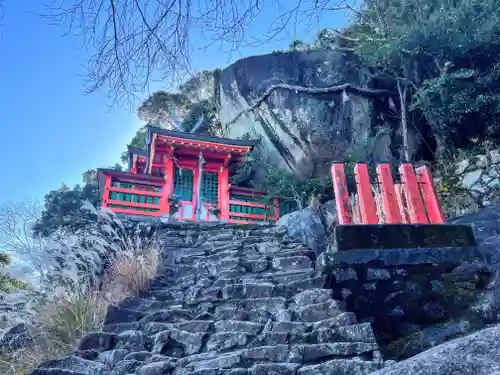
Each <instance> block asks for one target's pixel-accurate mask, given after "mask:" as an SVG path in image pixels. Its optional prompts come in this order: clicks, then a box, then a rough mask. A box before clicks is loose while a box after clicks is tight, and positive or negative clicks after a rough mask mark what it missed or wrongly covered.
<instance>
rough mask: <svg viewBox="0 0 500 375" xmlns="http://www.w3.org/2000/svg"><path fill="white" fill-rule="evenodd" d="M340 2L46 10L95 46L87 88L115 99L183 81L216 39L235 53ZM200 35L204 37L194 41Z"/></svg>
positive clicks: (114, 4) (83, 1)
mask: <svg viewBox="0 0 500 375" xmlns="http://www.w3.org/2000/svg"><path fill="white" fill-rule="evenodd" d="M0 1H1V0H0ZM338 1H342V4H345V3H344V1H347V0H335V1H330V0H295V1H289V0H287V1H285V0H272V1H265V0H197V1H194V0H53V2H52V4H50V5H48V6H47V8H46V9H47V11H46V13H45V14H44V15H43V16H44V17H45V18H47V19H49V20H50V21H52V22H54V23H55V24H57V25H60V26H65V27H67V32H68V33H75V34H76V35H79V36H81V37H82V39H83V40H84V41H85V43H86V46H87V47H89V48H90V49H91V50H92V51H93V53H92V56H91V58H90V60H89V64H88V67H87V68H88V92H94V91H96V90H98V89H101V88H104V87H107V88H109V90H110V91H109V92H110V96H111V97H112V98H113V99H114V100H118V99H120V100H123V99H129V100H130V99H134V98H136V97H137V96H138V94H139V93H142V92H144V91H145V90H147V89H148V87H149V84H150V82H151V81H152V80H154V79H156V78H161V79H162V83H163V85H164V86H166V87H171V85H172V84H178V83H179V79H182V78H184V77H185V75H186V74H188V73H191V72H192V67H191V64H190V63H191V56H192V53H193V49H194V48H195V47H202V48H208V47H211V46H212V45H214V44H218V45H219V47H220V50H221V51H222V52H225V53H228V55H229V56H231V54H232V53H237V52H238V51H239V50H240V48H241V47H246V46H259V45H262V44H265V43H266V42H268V41H270V40H272V39H275V38H278V37H280V36H283V35H284V34H285V33H286V32H288V31H290V29H291V28H293V27H295V26H296V25H298V24H299V23H300V24H301V25H304V24H308V25H310V26H312V25H315V24H317V21H318V19H319V17H321V15H322V14H323V12H327V11H332V10H339V9H346V8H345V5H342V4H341V5H340V6H339V4H337V2H338ZM349 1H351V0H349ZM271 8H276V9H278V10H279V16H278V17H277V18H276V19H275V20H274V21H273V22H271V24H270V25H266V27H264V28H262V25H257V24H256V19H257V17H258V16H259V14H261V13H263V12H269V11H270V9H271ZM252 27H259V28H262V29H263V30H262V34H261V35H262V37H259V38H254V37H252V36H251V35H249V29H250V28H252ZM266 29H267V30H266ZM195 36H199V37H201V38H202V39H203V40H205V41H206V43H204V44H203V45H202V46H195V44H196V43H193V39H194V37H195Z"/></svg>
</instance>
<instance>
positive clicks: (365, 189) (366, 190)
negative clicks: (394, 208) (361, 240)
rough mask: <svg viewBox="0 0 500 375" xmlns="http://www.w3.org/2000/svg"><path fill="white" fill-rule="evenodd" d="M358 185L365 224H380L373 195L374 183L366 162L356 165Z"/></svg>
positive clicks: (362, 218) (362, 217)
mask: <svg viewBox="0 0 500 375" xmlns="http://www.w3.org/2000/svg"><path fill="white" fill-rule="evenodd" d="M354 174H355V177H356V185H357V190H358V197H359V208H360V211H361V220H362V222H363V224H378V217H377V207H376V206H375V200H374V199H373V195H372V185H371V183H370V176H369V175H368V167H367V166H366V164H356V166H355V167H354Z"/></svg>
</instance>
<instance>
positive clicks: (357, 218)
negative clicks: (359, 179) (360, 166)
mask: <svg viewBox="0 0 500 375" xmlns="http://www.w3.org/2000/svg"><path fill="white" fill-rule="evenodd" d="M372 194H373V198H374V200H375V208H376V210H377V218H378V222H379V223H380V224H384V223H387V216H386V214H385V210H384V202H383V199H382V194H381V192H380V190H379V188H378V187H375V186H372ZM349 201H350V204H351V212H352V222H353V224H363V220H362V217H361V210H360V206H359V196H358V194H352V195H351V196H350V198H349ZM404 210H405V212H406V214H407V215H408V214H409V211H408V208H407V207H404Z"/></svg>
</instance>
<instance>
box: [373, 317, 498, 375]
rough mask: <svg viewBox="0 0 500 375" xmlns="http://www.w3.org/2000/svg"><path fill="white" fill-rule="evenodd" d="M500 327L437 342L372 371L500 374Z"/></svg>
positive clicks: (382, 373)
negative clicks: (412, 354)
mask: <svg viewBox="0 0 500 375" xmlns="http://www.w3.org/2000/svg"><path fill="white" fill-rule="evenodd" d="M499 340H500V327H498V326H495V327H491V328H487V329H483V330H481V331H479V332H476V333H474V334H471V335H469V336H465V337H461V338H458V339H455V340H452V341H448V342H447V343H444V344H441V345H439V346H436V347H434V348H432V349H429V350H427V351H425V352H422V353H420V354H417V355H416V356H414V357H412V358H409V359H407V360H404V361H401V362H398V363H396V364H393V365H390V366H388V367H385V368H383V369H382V370H379V371H376V372H374V373H372V375H417V374H418V375H455V374H460V375H493V374H500V350H498V342H499Z"/></svg>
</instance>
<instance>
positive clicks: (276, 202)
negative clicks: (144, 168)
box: [100, 164, 296, 224]
mask: <svg viewBox="0 0 500 375" xmlns="http://www.w3.org/2000/svg"><path fill="white" fill-rule="evenodd" d="M168 167H169V165H168V164H167V168H168ZM170 167H171V165H170ZM100 173H101V175H102V176H103V181H100V186H101V187H102V192H101V194H102V197H101V207H108V208H110V209H111V210H112V211H113V212H116V213H123V214H130V215H142V216H157V217H158V216H163V215H169V212H170V207H169V202H170V201H169V197H171V196H172V193H173V181H171V180H170V181H166V180H165V179H164V178H161V177H154V176H149V175H145V174H134V173H128V172H117V171H111V170H101V172H100ZM193 184H194V185H195V186H196V181H194V182H193ZM218 184H219V189H218V205H219V207H218V208H219V210H220V213H219V218H216V217H215V216H214V215H212V214H211V213H210V211H211V209H214V208H215V207H216V204H213V203H210V204H209V203H203V207H202V220H203V221H208V222H210V221H218V220H223V221H226V222H228V223H235V224H250V223H256V222H276V221H277V220H278V219H279V218H280V217H281V216H283V215H285V214H287V213H290V212H292V211H293V210H294V209H295V208H296V205H295V204H294V203H293V201H290V199H287V198H273V199H269V198H268V197H267V194H266V193H264V192H262V191H258V190H253V189H248V188H242V187H238V186H230V185H229V181H228V175H227V171H226V173H224V171H223V172H222V173H220V174H219V178H218ZM181 203H182V202H181ZM189 203H190V204H191V210H193V205H192V202H189ZM176 218H177V219H178V220H181V221H194V220H196V217H195V215H194V213H193V212H191V213H190V214H189V215H185V214H184V210H183V207H180V209H179V211H178V212H177V214H176Z"/></svg>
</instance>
